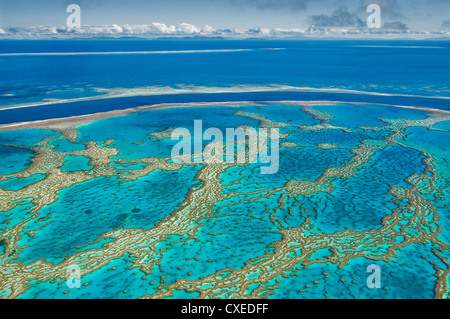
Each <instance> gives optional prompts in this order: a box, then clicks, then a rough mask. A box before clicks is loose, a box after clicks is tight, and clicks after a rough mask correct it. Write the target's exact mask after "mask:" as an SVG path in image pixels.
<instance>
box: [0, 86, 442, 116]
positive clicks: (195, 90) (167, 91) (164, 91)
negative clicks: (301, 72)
mask: <svg viewBox="0 0 450 319" xmlns="http://www.w3.org/2000/svg"><path fill="white" fill-rule="evenodd" d="M97 90H100V91H99V92H106V94H100V95H96V96H88V97H80V98H73V99H60V100H52V101H46V102H36V103H28V104H16V105H5V106H3V107H2V106H0V111H4V110H12V109H19V108H26V107H35V106H45V105H54V104H66V103H75V102H85V101H97V100H106V99H117V98H127V97H139V96H158V95H175V94H215V93H258V92H304V93H315V92H317V93H336V94H358V95H370V96H391V97H407V98H424V99H437V100H450V97H449V96H426V95H409V94H395V93H379V92H369V91H357V90H346V89H333V88H329V89H315V88H308V87H293V86H281V85H267V86H251V85H241V86H235V87H181V88H178V89H175V88H170V87H162V88H161V87H149V88H142V89H141V88H137V89H136V88H131V89H122V88H119V89H117V88H116V89H105V90H103V91H101V90H102V89H97ZM111 92H113V93H111ZM114 92H120V93H114Z"/></svg>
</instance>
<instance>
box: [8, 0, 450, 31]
mask: <svg viewBox="0 0 450 319" xmlns="http://www.w3.org/2000/svg"><path fill="white" fill-rule="evenodd" d="M72 3H74V4H78V5H79V6H80V8H81V14H82V15H81V22H82V25H111V24H118V25H125V24H129V25H140V24H151V23H152V22H158V23H164V24H166V25H177V24H179V23H189V24H192V25H196V26H204V25H209V26H212V27H213V28H220V29H226V28H231V29H239V28H241V29H249V28H258V27H264V28H303V29H305V28H308V27H310V26H311V25H315V26H320V27H329V26H331V27H341V26H342V27H347V26H352V27H359V25H360V24H362V23H364V24H365V21H366V19H367V17H368V15H369V14H368V13H366V8H367V5H369V4H371V3H375V4H379V5H380V7H381V14H382V16H381V17H382V24H383V26H386V27H391V28H397V29H411V30H415V31H450V0H342V1H339V0H0V28H5V27H30V26H40V25H43V26H57V27H63V26H65V25H66V19H67V17H68V15H69V13H67V12H66V8H67V6H68V5H69V4H72Z"/></svg>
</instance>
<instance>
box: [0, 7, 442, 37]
mask: <svg viewBox="0 0 450 319" xmlns="http://www.w3.org/2000/svg"><path fill="white" fill-rule="evenodd" d="M311 20H313V22H314V23H316V24H315V26H316V27H310V28H309V29H307V30H303V29H299V28H263V27H259V28H251V29H229V28H227V29H216V28H213V27H212V26H209V25H205V26H202V27H199V26H196V25H193V24H189V23H179V24H176V25H167V24H165V23H159V22H153V23H151V24H142V25H128V24H123V25H118V24H111V25H86V26H82V27H81V28H77V29H71V28H67V27H55V26H36V27H3V28H2V29H0V39H54V38H56V39H71V38H83V39H88V38H112V39H114V38H126V37H139V38H145V39H155V38H160V37H178V38H180V37H193V36H199V37H225V38H232V39H243V38H249V37H252V38H268V37H276V38H285V37H340V38H342V37H348V38H355V37H356V38H357V37H359V38H377V39H379V38H398V37H404V36H408V37H410V38H421V39H423V38H432V37H450V31H449V32H446V31H439V32H434V33H433V32H428V33H427V32H415V31H411V30H410V29H409V28H408V26H407V25H406V24H405V23H403V22H400V21H395V22H386V23H385V24H384V27H383V28H381V29H368V28H366V27H362V26H364V23H363V22H362V20H361V19H360V18H359V17H358V16H356V15H355V14H352V13H349V12H348V11H347V10H346V9H344V8H341V9H338V10H335V11H334V12H333V13H332V14H331V15H320V16H313V17H311ZM345 27H348V28H345Z"/></svg>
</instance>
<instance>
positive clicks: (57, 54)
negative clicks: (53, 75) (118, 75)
mask: <svg viewBox="0 0 450 319" xmlns="http://www.w3.org/2000/svg"><path fill="white" fill-rule="evenodd" d="M253 50H254V49H217V50H173V51H105V52H22V53H0V56H66V55H125V54H129V55H131V54H170V53H215V52H217V53H221V52H245V51H253Z"/></svg>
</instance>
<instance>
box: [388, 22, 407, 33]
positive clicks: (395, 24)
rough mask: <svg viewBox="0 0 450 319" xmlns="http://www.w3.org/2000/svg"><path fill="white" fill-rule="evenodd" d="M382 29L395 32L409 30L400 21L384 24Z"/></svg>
mask: <svg viewBox="0 0 450 319" xmlns="http://www.w3.org/2000/svg"><path fill="white" fill-rule="evenodd" d="M383 28H384V29H388V30H397V31H406V30H409V28H408V26H407V25H406V24H405V23H403V22H401V21H394V22H385V23H384V24H383Z"/></svg>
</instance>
